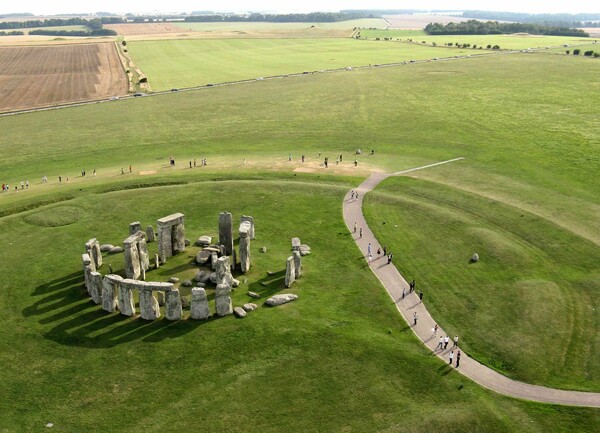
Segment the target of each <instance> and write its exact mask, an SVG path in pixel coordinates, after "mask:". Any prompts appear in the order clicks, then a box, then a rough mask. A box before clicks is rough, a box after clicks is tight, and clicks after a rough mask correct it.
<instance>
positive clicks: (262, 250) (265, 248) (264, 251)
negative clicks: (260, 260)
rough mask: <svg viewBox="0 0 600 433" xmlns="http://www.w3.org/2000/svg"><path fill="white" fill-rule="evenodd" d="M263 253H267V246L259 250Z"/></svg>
mask: <svg viewBox="0 0 600 433" xmlns="http://www.w3.org/2000/svg"><path fill="white" fill-rule="evenodd" d="M259 251H260V252H261V253H266V252H267V247H260V250H259Z"/></svg>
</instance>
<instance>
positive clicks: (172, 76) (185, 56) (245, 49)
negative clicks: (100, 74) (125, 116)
mask: <svg viewBox="0 0 600 433" xmlns="http://www.w3.org/2000/svg"><path fill="white" fill-rule="evenodd" d="M128 47H129V51H130V53H131V55H132V58H133V60H134V62H135V63H136V64H137V65H138V66H139V67H140V69H141V70H142V71H143V72H144V74H145V75H146V76H147V77H148V80H149V83H150V86H151V87H152V89H153V90H166V89H170V88H173V87H190V86H198V85H205V84H208V83H221V82H228V81H237V80H246V79H254V78H258V77H266V76H272V75H281V74H293V73H301V72H312V71H315V70H316V71H318V70H322V69H336V68H345V67H347V66H364V65H370V64H381V63H395V62H402V61H409V60H411V59H417V60H422V59H431V58H434V57H444V56H449V55H455V54H460V51H458V50H457V51H456V52H455V51H452V52H451V53H450V52H449V51H448V50H445V49H442V48H433V47H420V46H417V45H409V44H382V43H376V42H375V41H356V40H353V39H331V38H330V39H219V40H208V39H194V40H162V41H132V42H130V43H129V45H128Z"/></svg>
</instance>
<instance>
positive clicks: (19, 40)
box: [0, 35, 116, 47]
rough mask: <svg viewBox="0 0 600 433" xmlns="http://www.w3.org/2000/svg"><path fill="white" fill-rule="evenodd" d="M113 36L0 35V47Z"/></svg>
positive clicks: (104, 39) (82, 41) (89, 40)
mask: <svg viewBox="0 0 600 433" xmlns="http://www.w3.org/2000/svg"><path fill="white" fill-rule="evenodd" d="M115 40H116V37H114V36H102V37H90V38H82V37H73V36H65V37H58V36H42V35H22V36H0V47H13V46H32V45H67V44H96V43H101V42H112V41H115Z"/></svg>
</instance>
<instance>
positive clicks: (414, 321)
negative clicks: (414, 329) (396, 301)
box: [413, 311, 419, 326]
mask: <svg viewBox="0 0 600 433" xmlns="http://www.w3.org/2000/svg"><path fill="white" fill-rule="evenodd" d="M417 320H419V315H418V314H417V312H416V311H415V312H414V313H413V326H417Z"/></svg>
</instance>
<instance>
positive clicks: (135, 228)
mask: <svg viewBox="0 0 600 433" xmlns="http://www.w3.org/2000/svg"><path fill="white" fill-rule="evenodd" d="M140 230H142V223H141V222H139V221H135V222H132V223H131V224H129V234H130V235H133V234H135V233H137V232H139V231H140Z"/></svg>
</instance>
